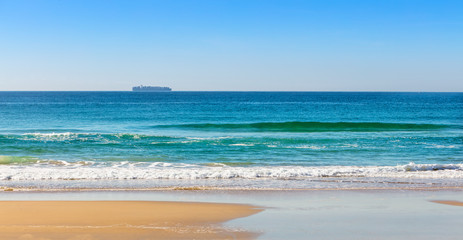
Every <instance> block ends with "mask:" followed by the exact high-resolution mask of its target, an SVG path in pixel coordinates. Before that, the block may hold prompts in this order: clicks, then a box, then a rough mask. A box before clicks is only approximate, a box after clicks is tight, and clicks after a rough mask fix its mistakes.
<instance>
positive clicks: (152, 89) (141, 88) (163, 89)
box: [132, 85, 172, 92]
mask: <svg viewBox="0 0 463 240" xmlns="http://www.w3.org/2000/svg"><path fill="white" fill-rule="evenodd" d="M132 91H134V92H170V91H172V88H170V87H158V86H143V85H141V86H138V87H133V88H132Z"/></svg>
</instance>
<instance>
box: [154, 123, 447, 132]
mask: <svg viewBox="0 0 463 240" xmlns="http://www.w3.org/2000/svg"><path fill="white" fill-rule="evenodd" d="M155 127H156V128H177V129H186V130H202V131H238V132H384V131H429V130H439V129H445V128H450V127H451V126H450V125H439V124H412V123H380V122H259V123H237V124H231V123H226V124H213V123H203V124H182V125H158V126H155Z"/></svg>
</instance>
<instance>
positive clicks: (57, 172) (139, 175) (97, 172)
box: [0, 161, 463, 180]
mask: <svg viewBox="0 0 463 240" xmlns="http://www.w3.org/2000/svg"><path fill="white" fill-rule="evenodd" d="M324 177H340V178H342V177H345V178H349V177H374V178H411V179H426V178H428V179H462V178H463V164H414V163H410V164H406V165H398V166H323V167H301V166H261V167H242V166H227V165H224V164H216V165H214V166H211V165H210V164H209V165H196V164H184V163H165V162H150V163H148V162H138V163H135V162H117V163H111V164H109V163H98V162H76V163H72V162H64V161H60V164H57V163H56V161H51V162H46V161H40V162H37V163H36V164H29V165H21V166H12V165H0V180H101V179H104V180H132V179H142V180H155V179H282V180H284V179H310V178H324Z"/></svg>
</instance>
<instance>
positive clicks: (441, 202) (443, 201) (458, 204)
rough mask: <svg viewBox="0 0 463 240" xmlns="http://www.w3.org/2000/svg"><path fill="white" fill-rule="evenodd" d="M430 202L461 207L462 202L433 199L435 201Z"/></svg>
mask: <svg viewBox="0 0 463 240" xmlns="http://www.w3.org/2000/svg"><path fill="white" fill-rule="evenodd" d="M431 202H435V203H440V204H446V205H452V206H460V207H463V202H460V201H448V200H435V201H431Z"/></svg>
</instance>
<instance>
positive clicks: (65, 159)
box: [0, 92, 463, 190]
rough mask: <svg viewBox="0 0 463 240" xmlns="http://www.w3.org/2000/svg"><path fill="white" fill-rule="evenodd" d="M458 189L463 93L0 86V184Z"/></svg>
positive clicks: (462, 170) (462, 173)
mask: <svg viewBox="0 0 463 240" xmlns="http://www.w3.org/2000/svg"><path fill="white" fill-rule="evenodd" d="M462 186H463V93H405V92H400V93H399V92H396V93H395V92H0V187H3V188H16V189H19V190H21V189H22V190H31V189H32V190H34V189H41V190H43V189H45V190H46V189H48V190H53V189H54V190H63V189H141V190H143V189H183V188H185V189H187V188H191V189H195V188H198V189H201V188H205V189H208V188H218V189H325V188H328V189H352V188H359V189H364V188H365V189H367V188H429V187H438V188H440V187H462Z"/></svg>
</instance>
